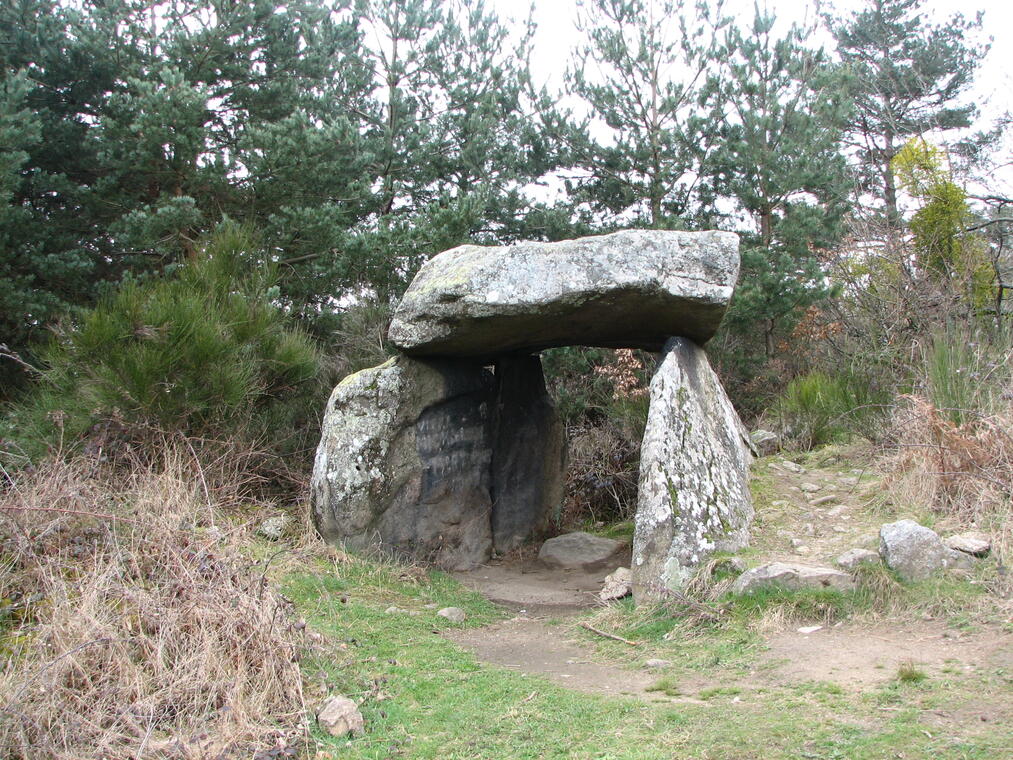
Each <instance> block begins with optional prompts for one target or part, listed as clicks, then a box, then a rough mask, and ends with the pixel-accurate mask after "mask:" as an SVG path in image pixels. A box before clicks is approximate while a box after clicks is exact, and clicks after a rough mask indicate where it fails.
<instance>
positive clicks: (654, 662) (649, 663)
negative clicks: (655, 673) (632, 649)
mask: <svg viewBox="0 0 1013 760" xmlns="http://www.w3.org/2000/svg"><path fill="white" fill-rule="evenodd" d="M671 664H672V663H671V661H670V660H659V659H657V658H652V659H650V660H645V661H644V667H645V668H650V669H651V670H659V669H661V668H667V667H668V666H669V665H671Z"/></svg>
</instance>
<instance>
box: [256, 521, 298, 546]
mask: <svg viewBox="0 0 1013 760" xmlns="http://www.w3.org/2000/svg"><path fill="white" fill-rule="evenodd" d="M291 524H292V518H291V517H289V516H288V515H274V516H273V517H268V518H267V519H266V520H264V521H263V522H261V523H260V525H258V526H257V533H259V534H260V535H261V536H263V537H264V538H266V539H267V540H268V541H278V540H279V539H281V537H282V536H284V535H285V531H286V530H288V527H289V525H291Z"/></svg>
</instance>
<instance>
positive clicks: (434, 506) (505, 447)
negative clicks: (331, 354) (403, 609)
mask: <svg viewBox="0 0 1013 760" xmlns="http://www.w3.org/2000/svg"><path fill="white" fill-rule="evenodd" d="M565 458H566V446H565V439H564V433H563V427H562V424H561V423H560V421H559V417H558V415H557V414H556V411H555V408H554V407H553V405H552V402H551V400H550V399H549V397H548V394H547V393H546V391H545V383H544V380H543V377H542V370H541V364H540V362H539V360H538V358H537V357H510V358H504V359H501V361H500V362H498V363H497V366H496V374H495V375H493V374H492V373H490V372H488V371H487V370H486V369H484V368H482V367H481V366H480V365H478V364H475V363H473V362H471V361H459V360H418V359H410V358H408V357H403V356H402V357H399V358H397V359H392V360H391V361H389V362H387V363H386V364H383V365H381V366H380V367H373V368H371V369H367V370H363V371H362V372H358V373H356V374H354V375H352V376H350V377H348V378H345V380H343V381H342V382H341V383H340V384H339V385H338V387H337V388H335V389H334V393H333V394H332V395H331V399H330V401H329V402H328V405H327V409H326V411H325V414H324V424H323V431H322V436H321V440H320V445H319V447H318V448H317V457H316V461H315V463H314V468H313V479H312V482H311V495H312V503H313V518H314V522H315V524H316V526H317V530H318V531H319V532H320V534H321V535H322V536H323V537H324V538H325V539H327V540H329V541H332V542H335V543H344V544H345V546H346V547H347V548H349V549H352V550H361V549H364V548H367V547H370V548H379V549H382V550H386V551H388V552H392V553H395V554H407V555H410V556H412V557H414V558H416V559H420V560H423V561H431V562H435V563H437V564H440V565H442V566H444V567H447V568H449V569H454V570H463V569H469V568H473V567H475V566H477V565H479V564H480V563H482V562H484V561H485V560H487V559H488V558H489V557H490V556H491V554H492V550H493V548H494V546H495V548H496V549H497V550H498V551H500V552H506V551H509V550H511V549H513V548H515V547H516V546H517V545H518V544H520V543H521V542H523V541H524V540H526V539H528V538H529V537H530V536H531V535H532V534H533V533H536V532H538V531H539V530H540V529H541V528H542V527H544V525H545V524H546V523H547V521H548V517H549V515H550V514H551V513H552V512H553V511H554V509H555V508H556V507H557V506H558V505H559V503H560V501H561V499H562V491H563V475H564V466H565Z"/></svg>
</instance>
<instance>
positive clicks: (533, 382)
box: [492, 356, 566, 554]
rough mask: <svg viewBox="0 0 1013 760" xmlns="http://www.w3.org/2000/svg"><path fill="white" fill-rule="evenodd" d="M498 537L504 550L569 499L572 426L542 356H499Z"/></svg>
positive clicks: (494, 461)
mask: <svg viewBox="0 0 1013 760" xmlns="http://www.w3.org/2000/svg"><path fill="white" fill-rule="evenodd" d="M496 386H497V403H496V415H495V423H494V430H493V451H494V455H493V458H492V494H493V508H492V540H493V547H494V548H495V550H496V551H497V552H499V553H500V554H504V553H506V552H508V551H510V550H511V549H515V548H517V547H518V546H519V545H520V544H522V543H523V542H524V541H526V540H527V539H528V538H530V537H531V536H532V534H534V533H539V532H541V531H543V530H544V529H545V528H546V526H547V523H548V521H549V518H550V516H551V515H552V514H553V513H554V512H555V511H556V509H557V508H558V507H559V506H560V504H561V503H562V500H563V484H564V477H565V474H566V432H565V430H564V428H563V422H562V420H561V419H560V417H559V415H558V414H556V407H555V406H553V404H552V400H551V399H550V398H549V394H548V393H547V392H546V390H545V379H544V376H543V375H542V363H541V361H540V360H539V359H538V357H537V356H513V357H503V358H501V359H499V360H498V361H497V362H496Z"/></svg>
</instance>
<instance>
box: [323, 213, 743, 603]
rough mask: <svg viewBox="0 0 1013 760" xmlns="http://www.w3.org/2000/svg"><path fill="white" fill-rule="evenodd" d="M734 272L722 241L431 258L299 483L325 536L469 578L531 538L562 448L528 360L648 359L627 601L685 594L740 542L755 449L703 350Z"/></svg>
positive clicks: (557, 491)
mask: <svg viewBox="0 0 1013 760" xmlns="http://www.w3.org/2000/svg"><path fill="white" fill-rule="evenodd" d="M738 271H739V254H738V238H737V237H736V236H735V235H734V234H731V233H726V232H671V231H659V230H627V231H623V232H616V233H613V234H610V235H602V236H598V237H587V238H581V239H577V240H567V241H562V242H557V243H520V244H517V245H512V246H502V247H483V246H474V245H465V246H460V247H458V248H454V249H452V250H450V251H446V252H444V253H441V254H439V255H438V256H435V257H433V258H432V259H430V260H429V261H428V262H427V263H426V264H425V265H424V266H423V267H422V268H421V269H420V270H419V272H418V274H417V275H416V277H415V279H414V280H413V281H412V283H411V285H410V286H409V287H408V289H407V291H406V292H405V294H404V297H403V298H402V300H401V302H400V304H399V305H398V307H397V309H396V310H395V312H394V315H393V319H392V322H391V325H390V332H389V337H390V341H391V343H392V344H393V345H394V346H395V347H396V348H397V349H398V351H399V352H400V353H399V355H398V356H396V357H395V358H393V359H391V360H390V361H388V362H386V363H385V364H382V365H380V366H379V367H373V368H371V369H366V370H362V371H361V372H357V373H355V374H353V375H350V376H349V377H346V378H345V379H344V380H342V381H341V382H340V383H339V384H338V386H337V387H336V388H335V389H334V392H333V393H332V394H331V397H330V399H329V401H328V403H327V408H326V411H325V414H324V418H323V431H322V436H321V440H320V445H319V447H318V449H317V454H316V460H315V463H314V468H313V478H312V482H311V494H312V513H313V519H314V522H315V524H316V527H317V529H318V531H319V532H320V534H321V535H322V536H323V537H324V538H325V539H327V540H328V541H331V542H334V543H340V544H342V545H344V546H345V547H347V548H349V549H351V550H364V549H380V550H382V551H386V552H389V553H393V554H399V555H407V556H410V557H412V558H414V559H417V560H422V561H426V562H432V563H436V564H438V565H440V566H442V567H445V568H448V569H455V570H457V569H470V568H474V567H476V566H478V565H480V564H482V563H483V562H485V561H487V560H488V559H489V558H490V557H491V556H492V555H493V553H497V554H502V553H505V552H508V551H511V550H512V549H515V548H517V547H518V546H520V545H521V544H523V543H524V542H526V541H528V540H529V539H531V538H532V537H534V536H537V535H539V534H540V533H541V532H543V531H544V530H545V529H546V528H547V527H548V524H549V522H550V520H551V518H552V516H553V514H554V513H556V510H558V507H559V505H560V503H561V501H562V497H563V477H564V469H565V463H566V442H565V433H564V430H563V425H562V423H561V421H560V419H559V416H558V415H557V413H556V410H555V407H554V405H553V403H552V400H551V398H550V397H549V395H548V393H547V392H546V388H545V378H544V375H543V373H542V366H541V360H540V358H539V355H538V354H539V352H540V351H542V350H544V349H547V348H552V347H556V346H567V345H587V346H602V347H614V348H620V347H621V348H640V349H645V350H648V351H652V352H657V353H658V354H659V360H658V364H657V367H656V369H655V371H654V374H653V377H652V380H651V384H650V408H649V412H648V419H647V427H646V430H645V433H644V440H643V447H642V449H641V457H640V481H639V492H638V505H637V512H636V517H635V525H636V528H635V534H634V540H633V562H632V567H631V571H632V579H633V590H634V596H635V597H636V598H637V600H638V601H642V600H645V599H655V598H662V597H664V596H665V595H666V594H667V593H669V592H671V591H677V590H679V589H680V588H682V587H683V586H684V585H685V583H686V582H687V581H688V580H689V578H690V577H691V576H692V574H693V573H694V572H695V570H696V568H697V567H698V566H699V565H700V564H701V563H702V562H704V561H706V559H707V557H709V556H710V555H711V554H713V553H714V552H715V551H735V550H737V549H740V548H742V547H743V546H745V545H747V544H748V541H749V525H750V522H751V520H752V516H753V508H752V503H751V500H750V496H749V489H748V468H749V464H750V461H751V459H752V453H751V448H750V442H749V437H748V434H747V433H746V431H745V429H744V427H743V426H742V423H741V422H740V421H739V418H738V415H737V414H736V412H735V410H734V408H733V407H732V405H731V402H730V401H729V399H728V397H727V395H726V394H725V392H724V389H723V388H722V387H721V383H720V381H719V380H718V377H717V375H716V374H715V373H714V371H713V369H712V368H711V366H710V364H709V362H708V361H707V356H706V354H705V353H704V351H703V349H702V348H701V345H702V344H703V343H705V342H706V341H707V340H708V339H709V338H710V337H711V336H712V335H713V334H714V332H715V331H716V330H717V327H718V325H719V323H720V322H721V318H722V316H723V315H724V312H725V310H726V308H727V306H728V302H729V300H730V298H731V296H732V292H733V290H734V288H735V283H736V280H737V278H738Z"/></svg>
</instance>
